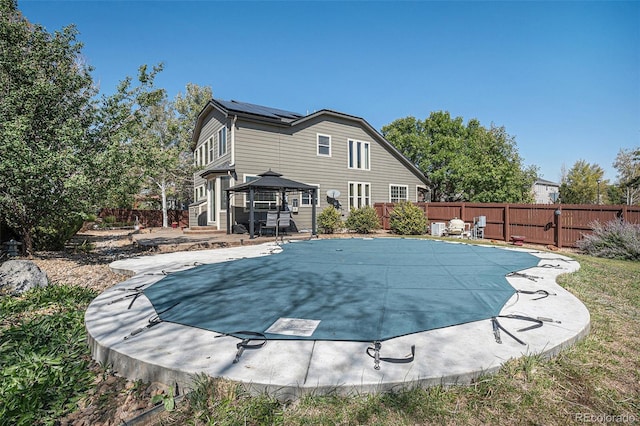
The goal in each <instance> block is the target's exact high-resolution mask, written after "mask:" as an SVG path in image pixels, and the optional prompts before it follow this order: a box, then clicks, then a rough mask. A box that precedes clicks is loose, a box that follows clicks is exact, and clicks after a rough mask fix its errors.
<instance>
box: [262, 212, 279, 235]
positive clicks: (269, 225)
mask: <svg viewBox="0 0 640 426" xmlns="http://www.w3.org/2000/svg"><path fill="white" fill-rule="evenodd" d="M277 227H278V212H267V221H266V222H265V223H263V224H261V225H260V236H262V235H263V233H264V231H266V230H267V229H271V230H273V233H274V234H275V233H276V228H277Z"/></svg>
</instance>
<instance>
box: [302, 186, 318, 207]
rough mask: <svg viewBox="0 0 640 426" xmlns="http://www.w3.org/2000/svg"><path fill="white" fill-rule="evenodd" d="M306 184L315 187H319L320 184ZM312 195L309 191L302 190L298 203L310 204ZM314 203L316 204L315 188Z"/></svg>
mask: <svg viewBox="0 0 640 426" xmlns="http://www.w3.org/2000/svg"><path fill="white" fill-rule="evenodd" d="M308 185H311V186H315V187H316V188H318V189H320V185H315V184H313V183H309V184H308ZM312 195H313V194H311V193H310V192H306V191H304V192H302V199H301V202H300V205H302V206H311V196H312ZM315 204H316V206H317V205H318V190H316V203H315Z"/></svg>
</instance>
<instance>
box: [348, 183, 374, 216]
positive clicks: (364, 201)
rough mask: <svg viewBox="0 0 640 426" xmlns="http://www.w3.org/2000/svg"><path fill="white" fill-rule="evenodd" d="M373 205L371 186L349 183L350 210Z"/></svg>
mask: <svg viewBox="0 0 640 426" xmlns="http://www.w3.org/2000/svg"><path fill="white" fill-rule="evenodd" d="M370 205H371V184H369V183H363V182H349V210H351V209H359V208H360V207H364V206H370Z"/></svg>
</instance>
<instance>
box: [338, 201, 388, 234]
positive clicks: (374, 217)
mask: <svg viewBox="0 0 640 426" xmlns="http://www.w3.org/2000/svg"><path fill="white" fill-rule="evenodd" d="M345 226H346V227H347V229H349V230H351V231H355V232H357V233H359V234H368V233H369V232H371V231H373V230H375V229H380V219H379V218H378V214H377V213H376V210H375V209H374V208H373V207H371V206H364V207H360V208H359V209H353V210H351V213H349V217H348V218H347V220H346V221H345Z"/></svg>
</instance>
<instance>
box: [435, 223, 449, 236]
mask: <svg viewBox="0 0 640 426" xmlns="http://www.w3.org/2000/svg"><path fill="white" fill-rule="evenodd" d="M445 229H447V224H446V223H444V222H432V223H431V235H432V236H434V237H441V236H442V234H444V231H445Z"/></svg>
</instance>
